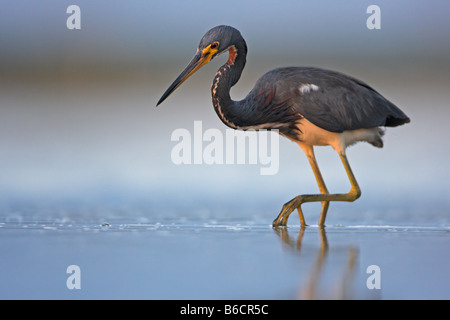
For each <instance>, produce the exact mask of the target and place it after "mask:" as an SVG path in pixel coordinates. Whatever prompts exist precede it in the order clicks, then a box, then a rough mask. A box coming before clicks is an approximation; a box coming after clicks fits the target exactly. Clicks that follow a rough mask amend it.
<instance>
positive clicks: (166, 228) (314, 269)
mask: <svg viewBox="0 0 450 320" xmlns="http://www.w3.org/2000/svg"><path fill="white" fill-rule="evenodd" d="M9 220H10V221H3V222H0V256H1V257H3V258H2V259H1V260H0V270H1V274H2V277H0V298H1V299H449V298H450V289H449V288H450V281H449V277H448V265H449V263H450V258H449V255H448V243H449V239H450V228H448V227H416V226H389V225H373V226H370V225H364V226H362V225H349V226H342V225H341V226H332V225H331V226H328V227H326V228H325V230H322V229H319V228H317V227H316V226H310V227H307V228H306V229H301V228H300V227H299V226H296V225H295V224H293V225H292V226H290V227H289V228H287V229H286V228H284V229H278V230H274V229H272V227H271V226H270V225H269V224H265V223H254V222H245V221H234V222H233V221H228V222H227V223H222V222H219V221H216V220H203V221H202V220H197V221H188V222H181V223H180V222H175V221H170V220H167V221H166V222H165V221H164V220H160V221H159V222H155V223H150V222H146V223H144V222H139V221H138V220H139V219H134V220H133V221H131V220H130V221H125V220H123V219H121V220H118V221H115V220H114V219H111V220H110V221H109V222H92V221H90V222H89V221H85V222H76V221H73V220H70V219H67V220H65V221H64V220H60V221H59V222H55V221H53V222H51V221H45V220H44V221H25V220H23V219H22V220H21V221H17V219H16V221H12V220H14V219H9ZM70 265H77V266H79V268H80V269H79V270H80V273H79V278H78V279H77V281H79V283H80V286H81V288H80V289H72V290H70V289H68V287H67V283H66V282H67V279H68V278H69V277H70V276H71V274H70V273H66V271H67V268H68V267H69V266H70ZM372 265H376V266H378V267H379V271H380V273H379V274H378V276H379V278H377V279H378V280H379V281H380V285H381V288H380V289H369V288H368V286H367V279H368V278H369V277H370V276H371V275H372V273H371V272H370V273H367V268H368V267H369V266H372Z"/></svg>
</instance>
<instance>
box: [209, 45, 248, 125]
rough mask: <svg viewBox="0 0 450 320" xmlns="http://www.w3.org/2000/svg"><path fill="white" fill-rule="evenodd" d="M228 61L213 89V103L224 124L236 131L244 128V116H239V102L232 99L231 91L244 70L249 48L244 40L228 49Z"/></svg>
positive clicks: (220, 69) (215, 78)
mask: <svg viewBox="0 0 450 320" xmlns="http://www.w3.org/2000/svg"><path fill="white" fill-rule="evenodd" d="M228 54H229V55H228V60H227V62H226V63H225V64H224V65H223V66H221V67H220V68H219V70H218V71H217V73H216V76H215V77H214V80H213V84H212V87H211V94H212V102H213V106H214V110H215V111H216V113H217V115H218V116H219V118H220V119H221V120H222V122H223V123H224V124H225V125H227V126H229V127H231V128H234V129H237V128H239V127H241V126H243V125H244V124H243V120H244V119H242V115H240V114H239V108H238V105H239V102H237V101H233V100H232V99H231V97H230V89H231V87H233V86H234V85H235V84H236V83H237V82H238V81H239V78H240V77H241V74H242V70H243V69H244V66H245V62H246V56H247V46H246V44H245V41H243V39H242V43H241V44H240V45H232V46H230V48H229V49H228Z"/></svg>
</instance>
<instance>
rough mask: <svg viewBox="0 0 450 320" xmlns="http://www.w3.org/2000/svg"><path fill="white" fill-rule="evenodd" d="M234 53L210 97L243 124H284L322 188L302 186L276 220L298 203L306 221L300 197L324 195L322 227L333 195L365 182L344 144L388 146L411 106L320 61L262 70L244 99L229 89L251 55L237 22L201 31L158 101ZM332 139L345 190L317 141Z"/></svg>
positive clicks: (353, 193) (229, 121) (221, 112)
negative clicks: (387, 136)
mask: <svg viewBox="0 0 450 320" xmlns="http://www.w3.org/2000/svg"><path fill="white" fill-rule="evenodd" d="M226 52H228V59H227V61H226V62H225V64H224V65H222V66H221V67H220V68H219V70H218V71H217V73H216V75H215V77H214V79H213V83H212V87H211V95H212V104H213V106H214V110H215V111H216V113H217V115H218V116H219V118H220V119H221V120H222V122H223V123H224V124H225V125H226V126H228V127H230V128H233V129H237V130H262V129H266V130H274V129H276V130H278V133H279V134H280V135H282V136H284V137H286V138H288V139H290V140H292V141H294V142H295V143H297V144H298V145H299V146H300V148H301V149H302V150H303V152H304V153H305V154H306V157H307V158H308V160H309V163H310V165H311V168H312V171H313V173H314V176H315V179H316V181H317V184H318V187H319V191H320V193H317V194H302V195H298V196H296V197H294V198H293V199H292V200H290V201H288V202H287V203H285V204H284V205H283V207H282V209H281V211H280V213H279V214H278V216H277V217H276V218H275V220H274V221H273V223H272V225H273V227H284V226H286V225H287V221H288V218H289V215H290V214H291V213H292V212H293V211H295V210H296V209H297V211H298V215H299V219H300V223H301V225H302V226H305V225H307V224H306V222H305V218H304V215H303V211H302V208H301V206H302V204H303V203H308V202H321V211H320V216H319V221H318V226H319V227H324V226H325V220H326V216H327V212H328V208H329V204H330V201H346V202H353V201H355V200H356V199H358V198H359V197H360V196H361V189H360V187H359V185H358V183H357V181H356V178H355V175H354V174H353V172H352V169H351V167H350V164H349V162H348V159H347V156H346V148H347V147H349V146H351V145H353V144H355V143H357V142H368V143H370V144H371V145H373V146H375V147H377V148H382V147H383V140H382V137H383V135H384V133H385V127H396V126H399V125H403V124H405V123H408V122H410V119H409V118H408V116H406V114H405V113H404V112H403V111H401V110H400V109H399V108H398V107H397V106H395V105H394V104H393V103H392V102H390V101H388V100H387V99H386V98H384V97H383V96H382V95H381V94H380V93H378V91H376V90H375V89H373V88H372V87H371V86H369V85H368V84H366V83H365V82H363V81H361V80H358V79H356V78H354V77H351V76H348V75H345V74H343V73H340V72H337V71H332V70H326V69H322V68H318V67H299V66H298V67H281V68H276V69H273V70H271V71H269V72H267V73H265V74H264V75H263V76H262V77H261V78H259V79H258V80H257V82H256V84H255V86H254V88H253V89H252V90H251V91H250V93H249V94H248V95H247V96H246V97H245V98H244V99H243V100H240V101H234V100H232V99H231V97H230V89H231V87H233V86H234V85H235V84H236V83H237V82H238V81H239V79H240V77H241V74H242V71H243V69H244V66H245V63H246V56H247V44H246V42H245V40H244V38H243V37H242V35H241V33H240V32H239V30H237V29H236V28H234V27H231V26H226V25H220V26H216V27H214V28H212V29H210V30H209V31H208V32H206V34H205V35H204V36H203V37H202V38H201V40H200V43H199V45H198V48H197V52H196V53H195V55H194V57H193V58H192V60H191V61H190V62H189V63H188V65H187V66H186V67H185V69H184V70H183V71H182V72H181V73H180V75H179V76H178V77H177V78H176V79H175V81H174V82H173V83H172V84H171V85H170V86H169V87H168V89H167V90H166V91H165V92H164V94H163V95H162V96H161V98H160V99H159V101H158V103H157V106H158V105H160V104H161V103H162V102H163V101H164V100H165V99H166V98H167V97H168V96H169V95H170V94H171V93H172V92H173V91H174V90H176V89H177V88H178V87H179V86H180V85H181V84H182V83H183V82H184V81H186V80H187V79H188V78H189V77H190V76H192V75H193V74H194V73H195V72H197V71H198V70H199V69H200V68H201V67H203V66H204V65H206V64H207V63H209V62H210V61H211V60H212V59H214V58H215V57H217V56H219V55H220V54H222V53H226ZM327 145H328V146H331V147H332V148H333V149H334V150H335V151H336V152H337V153H338V154H339V157H340V159H341V161H342V164H343V166H344V169H345V171H346V174H347V176H348V179H349V181H350V185H351V188H350V191H349V192H347V193H330V192H329V191H328V189H327V187H326V184H325V182H324V179H323V177H322V174H321V172H320V169H319V166H318V164H317V161H316V157H315V154H314V147H315V146H327Z"/></svg>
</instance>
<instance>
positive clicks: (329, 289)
mask: <svg viewBox="0 0 450 320" xmlns="http://www.w3.org/2000/svg"><path fill="white" fill-rule="evenodd" d="M305 229H306V228H305V227H301V228H300V230H299V234H298V237H297V239H294V237H291V236H290V235H289V233H288V229H287V228H285V227H281V228H274V230H275V232H276V233H277V235H278V236H279V237H280V239H281V241H282V242H283V244H284V245H286V246H287V247H288V248H291V249H294V251H295V253H296V254H298V255H300V253H301V250H302V244H303V237H304V235H305ZM318 233H319V236H320V247H319V249H318V252H317V256H316V258H315V259H314V262H313V263H312V267H311V271H310V273H309V274H308V275H307V278H306V282H305V283H303V282H302V283H300V287H299V290H298V294H297V298H298V299H302V300H303V299H306V300H310V299H350V298H352V290H351V288H352V283H353V278H354V276H355V269H356V268H355V265H356V258H357V249H356V248H355V247H352V246H349V247H347V248H345V250H341V249H339V248H338V249H337V250H335V252H336V253H337V254H339V256H340V257H341V258H344V259H345V261H346V264H345V265H344V271H343V272H340V273H337V272H333V277H334V278H332V281H330V282H329V283H327V284H326V286H325V291H320V290H319V289H320V288H319V286H320V284H321V283H320V279H321V276H322V275H323V274H324V270H325V269H326V267H327V266H328V267H329V268H331V269H333V271H335V269H339V270H340V269H341V268H339V267H338V266H336V264H335V263H334V262H333V261H329V260H327V257H328V255H329V253H330V252H329V251H330V249H329V245H328V239H327V235H326V232H325V228H318ZM332 252H333V250H332ZM302 260H303V259H302ZM327 261H328V262H327ZM336 278H338V280H337V281H336ZM336 282H337V284H336ZM333 285H335V286H336V287H334V288H333Z"/></svg>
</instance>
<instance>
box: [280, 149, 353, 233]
mask: <svg viewBox="0 0 450 320" xmlns="http://www.w3.org/2000/svg"><path fill="white" fill-rule="evenodd" d="M313 155H314V154H313ZM339 156H340V157H341V161H342V164H343V165H344V168H345V171H346V172H347V176H348V178H349V180H350V184H351V186H352V187H351V189H350V191H349V192H348V193H337V194H329V193H328V191H327V189H326V187H325V184H324V183H323V178H322V175H321V174H320V170H319V167H318V166H317V163H316V161H315V158H314V157H313V158H311V157H310V156H309V155H308V159H310V162H311V166H312V168H313V171H314V174H315V176H316V180H317V182H318V184H319V188H320V189H321V192H323V193H321V194H305V195H300V196H297V197H295V198H294V199H292V200H291V201H289V202H288V203H286V204H285V205H284V206H283V208H282V209H281V212H280V214H279V215H278V217H277V218H276V219H275V220H274V221H273V226H274V227H277V226H286V225H287V220H288V218H289V215H290V214H291V213H292V211H294V210H295V209H297V210H298V211H299V216H300V223H301V224H302V225H305V219H304V217H303V213H302V211H301V207H300V206H301V205H302V204H303V203H305V202H318V201H321V202H322V212H321V215H320V218H319V226H320V227H323V226H324V224H325V219H326V212H327V209H328V205H329V201H349V202H352V201H355V200H356V199H358V198H359V197H360V196H361V190H360V188H359V186H358V183H357V182H356V179H355V176H354V175H353V172H352V169H351V168H350V164H349V163H348V160H347V156H346V155H345V153H344V152H343V153H341V154H339ZM311 159H312V160H311ZM325 191H326V192H325Z"/></svg>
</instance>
